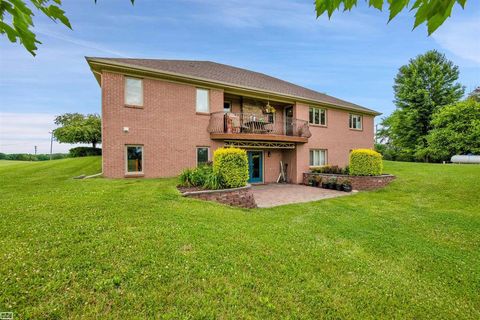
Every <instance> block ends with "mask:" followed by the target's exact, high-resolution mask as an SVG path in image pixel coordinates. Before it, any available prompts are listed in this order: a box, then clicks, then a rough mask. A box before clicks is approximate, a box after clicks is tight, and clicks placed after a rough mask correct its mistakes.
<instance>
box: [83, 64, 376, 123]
mask: <svg viewBox="0 0 480 320" xmlns="http://www.w3.org/2000/svg"><path fill="white" fill-rule="evenodd" d="M85 59H86V60H87V62H88V64H89V66H90V69H91V70H92V72H93V73H94V75H95V78H96V79H97V81H98V83H99V84H100V85H101V72H102V71H103V69H108V68H115V67H120V68H126V69H128V70H131V71H137V72H147V73H151V74H153V75H156V76H157V77H159V78H162V77H169V78H175V79H176V80H180V81H181V80H190V81H198V82H200V83H204V84H209V85H213V86H219V87H222V88H223V87H226V88H236V89H240V90H247V91H252V92H257V93H263V94H265V95H268V96H278V97H281V98H288V99H291V100H293V101H299V102H305V103H311V104H320V105H325V106H329V107H333V108H338V109H342V110H350V111H355V112H359V113H363V114H368V115H373V116H378V115H381V113H380V112H377V111H375V110H370V109H369V110H363V109H357V108H349V107H345V106H339V105H337V104H332V103H329V102H326V101H319V100H313V99H307V98H303V97H299V96H294V95H288V94H284V93H279V92H274V91H268V90H261V89H258V88H252V87H248V86H240V85H237V84H233V83H228V82H221V81H213V80H210V79H207V78H202V77H194V76H187V75H185V74H179V73H175V72H168V71H160V70H157V69H154V68H148V67H141V66H137V65H132V64H128V63H123V62H116V61H115V62H112V61H111V60H108V59H101V58H91V57H85ZM102 67H104V68H102Z"/></svg>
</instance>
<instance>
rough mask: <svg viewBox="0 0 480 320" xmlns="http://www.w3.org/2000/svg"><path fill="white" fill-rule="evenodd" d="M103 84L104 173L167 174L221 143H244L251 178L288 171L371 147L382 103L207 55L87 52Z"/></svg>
mask: <svg viewBox="0 0 480 320" xmlns="http://www.w3.org/2000/svg"><path fill="white" fill-rule="evenodd" d="M86 59H87V62H88V64H89V65H90V68H91V70H92V71H93V74H94V76H95V77H96V79H97V81H98V83H99V84H100V86H101V91H102V135H103V143H102V147H103V160H102V161H103V164H102V165H103V174H104V175H105V176H106V177H111V178H122V177H139V176H141V177H148V178H153V177H171V176H176V175H178V174H179V173H180V172H181V171H182V170H183V169H185V168H188V167H195V166H196V165H197V164H199V163H202V162H206V161H210V160H211V158H212V155H213V151H214V150H215V149H217V148H219V147H222V146H236V147H240V148H244V149H245V150H247V154H248V158H249V168H250V182H252V183H262V182H265V183H268V182H275V181H276V180H277V178H278V175H279V172H280V161H282V162H283V163H284V164H285V165H286V167H287V170H286V172H287V177H288V180H289V181H291V182H293V183H301V181H302V174H303V172H305V171H307V170H309V168H311V167H314V166H322V165H325V164H331V165H339V166H345V165H347V164H348V156H349V152H350V150H352V149H356V148H373V143H374V117H375V116H376V115H379V114H380V113H378V112H376V111H373V110H370V109H367V108H364V107H361V106H358V105H356V104H353V103H350V102H347V101H343V100H340V99H337V98H334V97H331V96H328V95H326V94H323V93H319V92H316V91H313V90H310V89H307V88H304V87H301V86H297V85H295V84H292V83H289V82H286V81H283V80H280V79H277V78H273V77H270V76H268V75H265V74H262V73H257V72H253V71H249V70H245V69H240V68H236V67H232V66H228V65H223V64H218V63H214V62H209V61H184V60H152V59H116V58H115V59H113V58H86Z"/></svg>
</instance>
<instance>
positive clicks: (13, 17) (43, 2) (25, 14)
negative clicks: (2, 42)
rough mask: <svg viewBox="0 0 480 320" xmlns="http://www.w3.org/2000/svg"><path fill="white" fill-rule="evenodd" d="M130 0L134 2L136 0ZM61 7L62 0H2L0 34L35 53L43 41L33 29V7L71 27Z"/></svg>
mask: <svg viewBox="0 0 480 320" xmlns="http://www.w3.org/2000/svg"><path fill="white" fill-rule="evenodd" d="M130 1H131V2H132V4H133V3H134V1H135V0H130ZM96 2H97V0H95V3H96ZM61 7H62V0H0V34H2V35H6V36H7V38H8V40H10V42H17V41H20V43H21V44H22V45H23V46H24V47H25V49H27V51H28V52H30V53H31V54H32V55H35V51H36V50H37V44H40V43H41V42H40V41H39V40H38V39H37V37H36V35H35V33H34V32H33V31H32V29H33V16H34V13H33V11H32V9H36V10H38V11H40V12H41V13H43V14H44V15H45V16H47V17H49V18H50V19H52V20H53V21H55V22H60V23H61V24H63V25H65V26H67V27H68V28H70V29H71V28H72V26H71V24H70V21H69V20H68V18H67V16H66V15H65V11H63V10H62V9H61Z"/></svg>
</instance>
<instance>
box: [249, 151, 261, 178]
mask: <svg viewBox="0 0 480 320" xmlns="http://www.w3.org/2000/svg"><path fill="white" fill-rule="evenodd" d="M247 156H248V182H249V183H259V182H263V152H262V151H247Z"/></svg>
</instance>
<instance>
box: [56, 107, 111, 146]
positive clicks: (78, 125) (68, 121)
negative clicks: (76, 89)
mask: <svg viewBox="0 0 480 320" xmlns="http://www.w3.org/2000/svg"><path fill="white" fill-rule="evenodd" d="M55 124H56V125H58V126H60V127H59V128H57V129H55V130H53V135H54V137H55V139H57V141H58V142H61V143H91V144H92V146H93V148H95V147H96V145H97V143H100V142H101V141H102V121H101V119H100V116H99V115H97V114H88V115H83V114H80V113H65V114H62V115H60V116H57V117H56V118H55Z"/></svg>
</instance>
